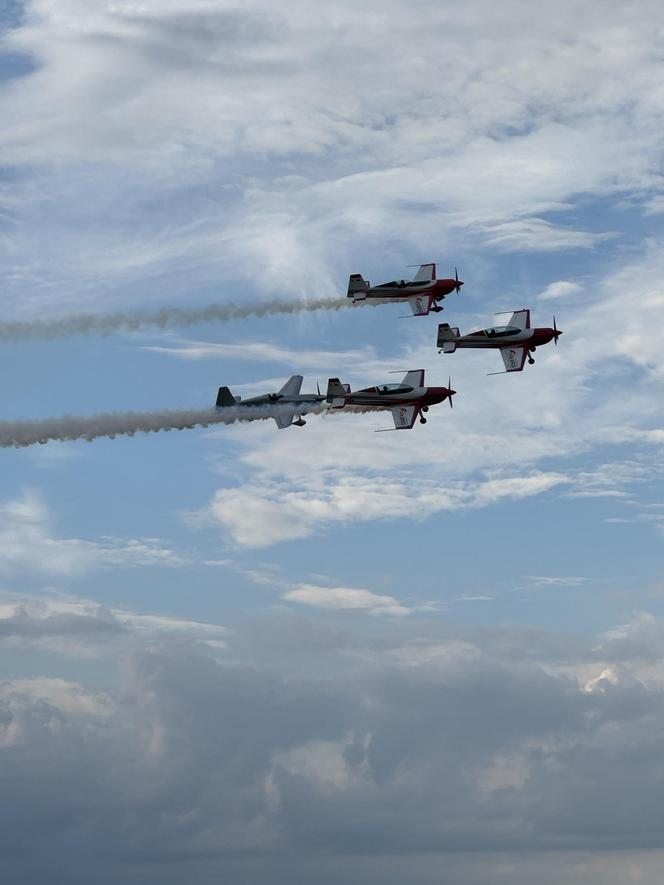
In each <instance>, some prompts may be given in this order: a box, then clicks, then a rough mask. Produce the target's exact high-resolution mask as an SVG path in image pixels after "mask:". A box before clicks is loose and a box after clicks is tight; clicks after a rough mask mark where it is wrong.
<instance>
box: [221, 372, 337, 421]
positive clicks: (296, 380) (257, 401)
mask: <svg viewBox="0 0 664 885" xmlns="http://www.w3.org/2000/svg"><path fill="white" fill-rule="evenodd" d="M302 381H303V377H302V375H292V376H291V377H290V378H289V379H288V381H287V382H286V383H285V384H284V386H283V387H282V388H281V390H279V391H277V393H265V394H262V395H261V396H252V397H250V398H249V399H242V398H241V397H239V396H233V394H232V393H231V392H230V390H229V389H228V387H220V388H219V393H218V394H217V402H216V408H217V409H226V408H228V407H229V406H237V405H239V406H266V405H272V404H274V403H281V404H283V405H293V406H294V407H297V406H299V405H300V404H301V405H302V409H300V408H294V409H293V414H292V415H289V414H282V415H273V416H271V417H273V418H274V421H275V423H276V425H277V427H278V428H279V429H280V430H283V429H284V428H285V427H290V425H291V424H294V425H295V426H296V427H304V425H305V424H306V423H307V422H306V421H305V420H304V419H303V417H302V416H303V415H306V414H307V412H308V411H310V409H311V406H313V405H318V403H321V402H323V401H324V400H325V397H324V396H323V395H322V394H321V393H320V392H319V393H318V394H315V393H300V388H301V387H302ZM293 419H296V420H293Z"/></svg>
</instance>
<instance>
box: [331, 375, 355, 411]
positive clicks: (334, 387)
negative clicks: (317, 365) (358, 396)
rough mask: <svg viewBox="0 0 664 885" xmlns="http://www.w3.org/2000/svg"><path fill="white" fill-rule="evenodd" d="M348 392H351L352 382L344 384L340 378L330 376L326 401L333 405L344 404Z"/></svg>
mask: <svg viewBox="0 0 664 885" xmlns="http://www.w3.org/2000/svg"><path fill="white" fill-rule="evenodd" d="M347 393H350V384H342V383H341V381H339V379H338V378H330V379H329V381H328V382H327V397H326V402H328V403H330V405H332V406H337V407H339V406H343V405H345V403H346V394H347Z"/></svg>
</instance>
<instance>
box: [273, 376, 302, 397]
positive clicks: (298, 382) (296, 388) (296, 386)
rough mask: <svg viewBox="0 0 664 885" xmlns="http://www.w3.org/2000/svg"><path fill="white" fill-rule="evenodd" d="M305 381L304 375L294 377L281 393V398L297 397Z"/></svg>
mask: <svg viewBox="0 0 664 885" xmlns="http://www.w3.org/2000/svg"><path fill="white" fill-rule="evenodd" d="M303 381H304V376H303V375H292V376H291V377H290V378H289V379H288V381H287V382H286V383H285V384H284V386H283V387H282V388H281V390H280V391H279V396H297V395H298V393H299V392H300V390H301V388H302V382H303Z"/></svg>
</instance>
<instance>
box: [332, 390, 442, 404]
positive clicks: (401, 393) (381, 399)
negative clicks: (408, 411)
mask: <svg viewBox="0 0 664 885" xmlns="http://www.w3.org/2000/svg"><path fill="white" fill-rule="evenodd" d="M396 386H397V385H389V384H382V385H381V384H379V385H377V386H376V387H367V388H365V389H364V390H356V391H354V392H353V393H347V394H346V395H345V397H344V398H343V399H344V403H343V404H338V405H336V404H335V408H347V407H349V406H350V407H351V408H352V407H353V406H355V407H357V408H363V409H366V408H370V409H393V408H394V407H395V406H403V405H419V406H420V407H421V408H424V407H428V406H434V405H436V404H437V403H442V402H443V401H444V400H446V399H447V397H448V396H449V393H450V391H449V388H447V387H410V388H407V389H404V388H402V389H401V390H394V389H393V388H394V387H396ZM339 399H341V398H339Z"/></svg>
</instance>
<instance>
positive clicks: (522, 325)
mask: <svg viewBox="0 0 664 885" xmlns="http://www.w3.org/2000/svg"><path fill="white" fill-rule="evenodd" d="M507 325H508V326H516V328H517V329H522V330H523V329H530V311H529V310H515V311H514V313H513V314H512V316H511V319H510V321H509V323H508V324H507Z"/></svg>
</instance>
